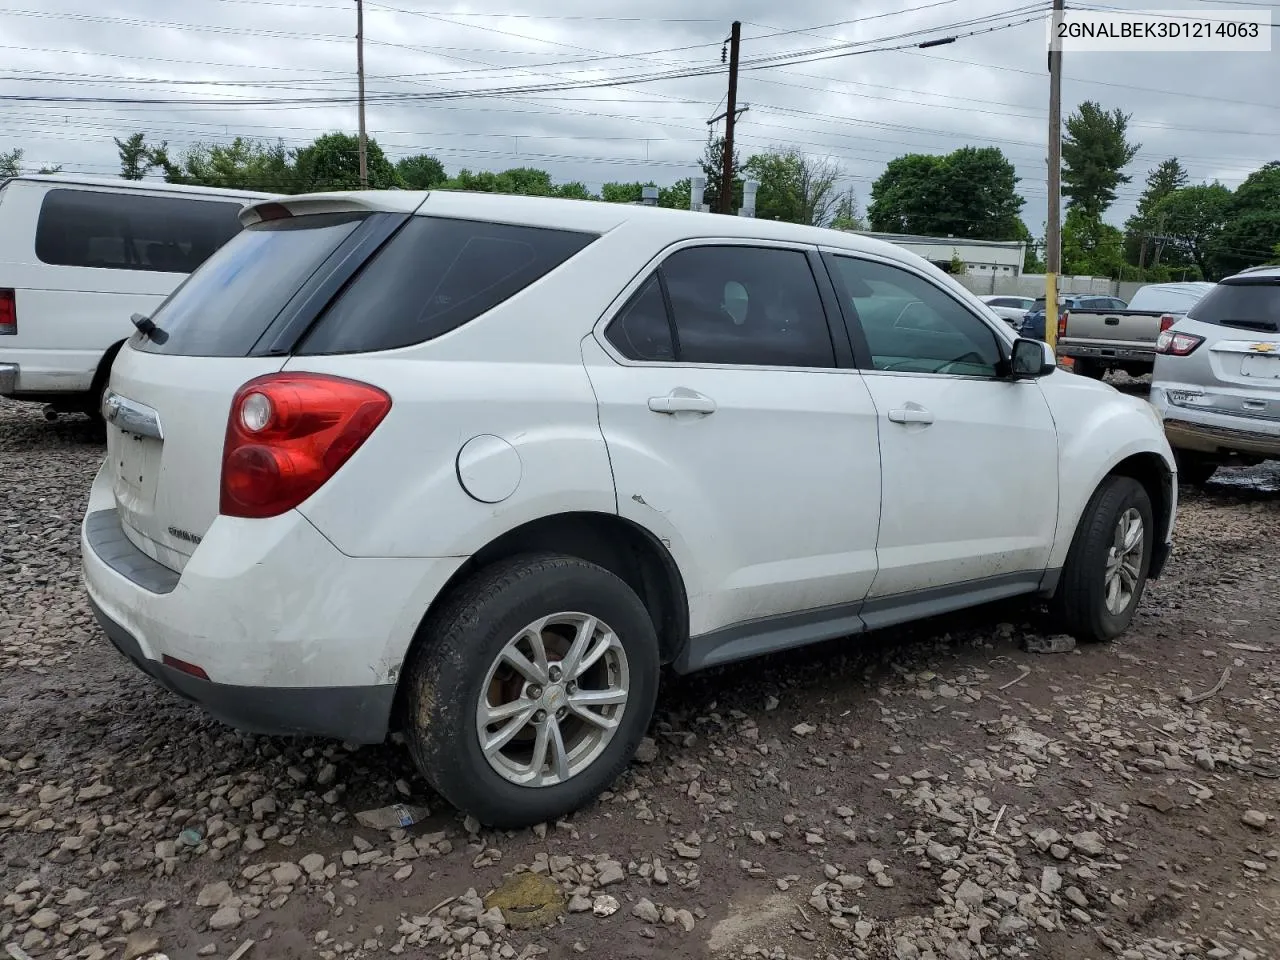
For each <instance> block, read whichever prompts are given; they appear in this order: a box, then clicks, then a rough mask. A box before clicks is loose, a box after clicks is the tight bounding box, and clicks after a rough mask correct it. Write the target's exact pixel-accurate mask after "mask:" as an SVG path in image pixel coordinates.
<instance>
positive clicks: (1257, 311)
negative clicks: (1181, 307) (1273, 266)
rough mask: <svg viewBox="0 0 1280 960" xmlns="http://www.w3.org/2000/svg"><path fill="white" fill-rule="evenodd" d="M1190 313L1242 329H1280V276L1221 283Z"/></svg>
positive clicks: (1212, 321) (1270, 331)
mask: <svg viewBox="0 0 1280 960" xmlns="http://www.w3.org/2000/svg"><path fill="white" fill-rule="evenodd" d="M1187 316H1189V317H1190V318H1191V319H1192V320H1198V321H1199V322H1200V323H1212V324H1215V325H1217V326H1223V327H1236V328H1238V329H1240V330H1258V331H1260V332H1263V333H1276V332H1280V278H1274V279H1265V280H1264V279H1258V280H1233V281H1231V282H1229V283H1220V284H1218V285H1217V286H1216V287H1214V288H1213V289H1212V290H1211V291H1210V292H1209V293H1208V294H1206V295H1205V297H1204V299H1203V300H1201V301H1200V302H1199V303H1197V304H1196V305H1195V306H1194V307H1192V308H1191V311H1190V312H1189V313H1188V314H1187Z"/></svg>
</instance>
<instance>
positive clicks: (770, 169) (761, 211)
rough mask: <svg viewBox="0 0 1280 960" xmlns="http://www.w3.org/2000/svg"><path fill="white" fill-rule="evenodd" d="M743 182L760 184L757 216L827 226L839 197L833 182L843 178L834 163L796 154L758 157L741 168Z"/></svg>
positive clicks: (778, 152)
mask: <svg viewBox="0 0 1280 960" xmlns="http://www.w3.org/2000/svg"><path fill="white" fill-rule="evenodd" d="M742 172H743V174H744V176H745V178H746V179H752V180H755V181H757V182H758V183H759V188H758V189H757V191H756V216H757V217H758V218H760V219H762V220H784V221H786V222H787V223H802V224H806V225H808V226H819V227H822V226H826V225H827V224H828V223H830V222H831V221H832V220H833V219H834V217H835V213H836V207H837V205H838V203H839V200H840V197H839V195H838V193H837V192H836V188H835V187H836V182H837V181H838V180H839V179H840V177H841V176H842V175H843V171H842V170H841V168H840V166H839V165H838V164H836V163H835V162H834V161H832V160H829V159H825V160H815V159H813V158H811V157H806V156H805V155H804V154H802V153H801V152H800V151H799V150H795V149H789V150H771V151H767V152H765V153H757V154H755V155H754V156H752V157H750V158H748V159H747V162H746V163H745V164H743V165H742Z"/></svg>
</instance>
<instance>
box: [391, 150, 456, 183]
mask: <svg viewBox="0 0 1280 960" xmlns="http://www.w3.org/2000/svg"><path fill="white" fill-rule="evenodd" d="M396 174H397V175H398V176H399V178H400V185H401V186H403V187H404V188H405V189H406V190H430V189H432V188H433V187H438V186H440V185H441V184H443V183H444V182H445V181H446V180H448V179H449V175H448V174H447V173H445V172H444V164H442V163H441V162H440V161H439V160H437V159H436V158H435V157H433V156H431V155H430V154H427V153H418V154H414V155H413V156H411V157H402V158H401V159H399V160H397V161H396Z"/></svg>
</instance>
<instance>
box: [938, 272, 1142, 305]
mask: <svg viewBox="0 0 1280 960" xmlns="http://www.w3.org/2000/svg"><path fill="white" fill-rule="evenodd" d="M956 279H957V280H958V281H960V283H962V284H964V286H965V287H967V288H968V289H970V290H972V291H973V292H974V293H976V294H978V295H979V296H986V295H987V294H995V295H1002V296H1010V297H1043V296H1044V274H1043V273H1024V274H1022V275H1021V276H1019V277H1012V276H1007V275H1001V274H977V275H975V274H964V275H963V276H959V277H956ZM1140 286H1142V284H1139V283H1132V284H1131V283H1123V284H1117V283H1116V282H1115V281H1114V280H1111V279H1109V278H1107V277H1066V276H1063V277H1059V278H1058V291H1059V292H1060V293H1098V294H1103V295H1104V296H1115V297H1121V298H1123V299H1125V300H1127V299H1129V296H1132V294H1133V290H1136V289H1137V288H1138V287H1140ZM1117 287H1121V288H1129V290H1128V294H1127V295H1126V294H1125V293H1122V292H1118V291H1117V289H1116V288H1117Z"/></svg>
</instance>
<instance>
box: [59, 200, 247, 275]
mask: <svg viewBox="0 0 1280 960" xmlns="http://www.w3.org/2000/svg"><path fill="white" fill-rule="evenodd" d="M241 206H242V205H241V204H240V203H236V202H234V201H226V200H194V199H192V200H187V199H184V198H182V197H153V196H146V195H142V194H138V193H106V192H102V191H94V190H71V189H64V188H57V189H54V190H50V191H49V192H48V193H46V194H45V196H44V200H43V202H42V203H41V205H40V217H39V219H38V220H37V222H36V256H37V257H38V258H39V259H40V260H41V261H42V262H44V263H48V264H51V265H54V266H62V267H98V268H102V269H107V270H147V271H152V272H157V273H190V272H191V271H193V270H194V269H195V268H196V267H198V266H200V264H202V263H204V261H205V260H207V259H208V258H209V257H210V256H211V255H212V254H213V252H214V251H215V250H217V249H218V248H219V247H221V246H222V245H223V244H224V243H226V242H227V241H228V240H230V239H231V238H232V237H234V236H235V235H236V234H237V233H239V232H240V219H239V215H240V208H241Z"/></svg>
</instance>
